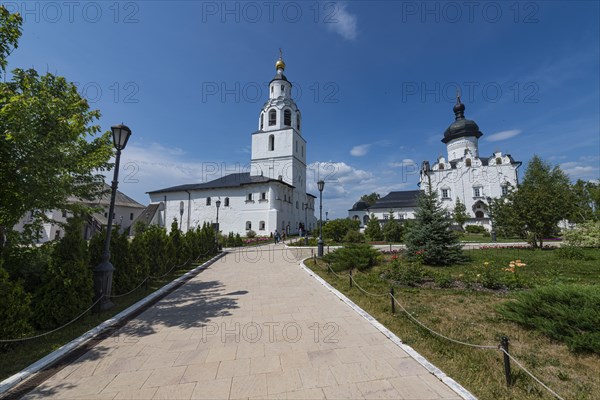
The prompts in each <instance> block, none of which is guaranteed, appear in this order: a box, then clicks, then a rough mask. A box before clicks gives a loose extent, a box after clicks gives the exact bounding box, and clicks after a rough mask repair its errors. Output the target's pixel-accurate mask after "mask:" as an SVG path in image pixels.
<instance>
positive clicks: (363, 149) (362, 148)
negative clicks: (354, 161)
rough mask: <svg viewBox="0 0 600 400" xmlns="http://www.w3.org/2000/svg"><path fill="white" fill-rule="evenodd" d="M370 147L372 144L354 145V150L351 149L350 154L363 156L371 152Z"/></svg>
mask: <svg viewBox="0 0 600 400" xmlns="http://www.w3.org/2000/svg"><path fill="white" fill-rule="evenodd" d="M370 148H371V145H370V144H360V145H358V146H354V147H353V148H352V150H350V154H351V155H353V156H354V157H362V156H364V155H366V154H367V153H368V152H369V149H370Z"/></svg>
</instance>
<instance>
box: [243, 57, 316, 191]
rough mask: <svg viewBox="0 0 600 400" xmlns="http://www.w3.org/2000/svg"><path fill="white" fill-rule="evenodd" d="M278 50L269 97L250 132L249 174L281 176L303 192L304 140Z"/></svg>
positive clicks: (298, 116)
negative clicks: (250, 158) (255, 127)
mask: <svg viewBox="0 0 600 400" xmlns="http://www.w3.org/2000/svg"><path fill="white" fill-rule="evenodd" d="M284 70H285V62H284V61H283V57H282V54H281V49H280V50H279V59H278V60H277V62H276V63H275V71H276V73H275V77H274V78H273V79H271V82H270V83H269V99H268V100H267V101H266V102H265V104H264V105H263V107H262V109H261V111H260V114H259V117H258V130H257V131H256V132H254V133H253V134H252V160H251V170H250V171H251V172H250V174H251V175H255V176H256V175H259V176H260V175H262V176H265V177H268V178H271V179H280V180H283V181H284V182H286V183H288V184H290V185H292V186H294V187H295V190H297V191H298V193H302V194H303V195H304V194H306V140H304V138H303V137H302V134H301V115H300V110H299V109H298V107H297V106H296V103H295V102H294V100H293V99H292V83H291V82H290V81H288V79H287V77H286V76H285V75H284V73H283V72H284Z"/></svg>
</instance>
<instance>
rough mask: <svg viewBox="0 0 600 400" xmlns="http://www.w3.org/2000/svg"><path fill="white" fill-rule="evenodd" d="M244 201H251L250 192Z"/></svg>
mask: <svg viewBox="0 0 600 400" xmlns="http://www.w3.org/2000/svg"><path fill="white" fill-rule="evenodd" d="M246 201H252V193H248V195H247V196H246Z"/></svg>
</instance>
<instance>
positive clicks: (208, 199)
mask: <svg viewBox="0 0 600 400" xmlns="http://www.w3.org/2000/svg"><path fill="white" fill-rule="evenodd" d="M206 205H207V206H210V197H207V198H206Z"/></svg>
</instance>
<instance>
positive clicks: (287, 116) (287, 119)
mask: <svg viewBox="0 0 600 400" xmlns="http://www.w3.org/2000/svg"><path fill="white" fill-rule="evenodd" d="M283 124H284V125H285V126H292V112H291V111H290V110H284V111H283Z"/></svg>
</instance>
